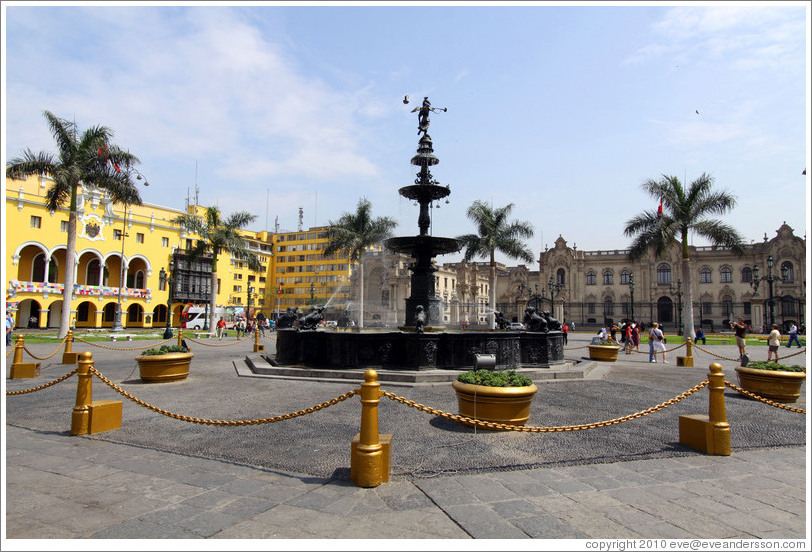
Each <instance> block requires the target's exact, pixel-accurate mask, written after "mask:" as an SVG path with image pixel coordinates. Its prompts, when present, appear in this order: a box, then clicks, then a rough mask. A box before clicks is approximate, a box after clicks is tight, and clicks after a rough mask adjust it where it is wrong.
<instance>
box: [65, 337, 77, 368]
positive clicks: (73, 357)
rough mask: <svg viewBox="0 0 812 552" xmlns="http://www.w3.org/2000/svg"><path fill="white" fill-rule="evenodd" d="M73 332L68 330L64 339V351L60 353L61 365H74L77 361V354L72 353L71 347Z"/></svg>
mask: <svg viewBox="0 0 812 552" xmlns="http://www.w3.org/2000/svg"><path fill="white" fill-rule="evenodd" d="M72 344H73V330H68V335H67V337H66V338H65V350H64V351H63V352H62V364H76V362H77V361H78V360H79V353H74V352H73V351H72V347H73V345H72Z"/></svg>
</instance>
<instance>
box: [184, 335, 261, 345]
mask: <svg viewBox="0 0 812 552" xmlns="http://www.w3.org/2000/svg"><path fill="white" fill-rule="evenodd" d="M252 337H253V336H251V335H249V336H248V337H246V338H244V339H241V340H239V341H234V342H232V343H225V344H223V345H212V344H209V343H203V342H202V341H198V340H196V339H192V338H191V337H187V338H186V339H188V340H189V341H191V342H192V343H197V344H198V345H203V346H204V347H231V346H232V345H239V344H240V343H242V342H243V341H246V340H248V339H251V338H252Z"/></svg>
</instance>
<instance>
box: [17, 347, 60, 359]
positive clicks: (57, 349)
mask: <svg viewBox="0 0 812 552" xmlns="http://www.w3.org/2000/svg"><path fill="white" fill-rule="evenodd" d="M16 347H17V346H16V345H12V346H11V347H9V349H10V350H9V352H7V353H6V358H8V357H10V356H11V353H13V352H14V349H15V348H16ZM57 350H59V349H57Z"/></svg>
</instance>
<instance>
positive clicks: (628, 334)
mask: <svg viewBox="0 0 812 552" xmlns="http://www.w3.org/2000/svg"><path fill="white" fill-rule="evenodd" d="M623 328H624V329H623V349H624V350H625V351H626V354H627V355H630V354H632V348H633V347H634V338H633V337H632V325H631V324H629V323H628V322H627V323H626V325H625V326H624V327H623Z"/></svg>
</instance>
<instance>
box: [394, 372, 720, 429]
mask: <svg viewBox="0 0 812 552" xmlns="http://www.w3.org/2000/svg"><path fill="white" fill-rule="evenodd" d="M709 383H710V382H709V381H708V380H705V381H703V382H702V383H700V384H698V385H696V386H694V387H692V388H691V389H689V390H688V391H685V392H684V393H682V394H680V395H677V396H676V397H674V398H673V399H670V400H668V401H665V402H664V403H660V404H658V405H657V406H653V407H651V408H648V409H646V410H641V411H640V412H635V413H634V414H629V415H628V416H623V417H621V418H614V419H611V420H604V421H602V422H594V423H591V424H580V425H572V426H553V427H536V426H514V425H510V424H501V423H498V422H487V421H484V420H477V419H475V418H467V417H465V416H459V415H456V414H449V413H448V412H443V411H442V410H437V409H436V408H431V407H429V406H425V405H422V404H419V403H416V402H415V401H412V400H409V399H406V398H404V397H399V396H398V395H395V394H394V393H390V392H389V391H383V390H382V391H381V394H382V395H383V396H384V397H386V398H387V399H391V400H393V401H397V402H399V403H402V404H405V405H406V406H409V407H411V408H416V409H418V410H422V411H424V412H428V413H429V414H432V415H434V416H439V417H441V418H446V419H448V420H453V421H456V422H462V423H466V424H471V425H475V426H477V427H481V428H486V429H501V430H509V431H523V432H525V433H556V432H562V431H581V430H584V429H596V428H599V427H607V426H610V425H615V424H620V423H623V422H628V421H631V420H634V419H637V418H642V417H643V416H648V415H649V414H652V413H654V412H659V411H660V410H663V409H664V408H668V407H669V406H671V405H673V404H676V403H678V402H680V401H681V400H683V399H685V398H686V397H689V396H691V395H693V394H694V393H696V392H697V391H699V390H700V389H702V388H703V387H706V386H707V385H708V384H709Z"/></svg>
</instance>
